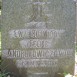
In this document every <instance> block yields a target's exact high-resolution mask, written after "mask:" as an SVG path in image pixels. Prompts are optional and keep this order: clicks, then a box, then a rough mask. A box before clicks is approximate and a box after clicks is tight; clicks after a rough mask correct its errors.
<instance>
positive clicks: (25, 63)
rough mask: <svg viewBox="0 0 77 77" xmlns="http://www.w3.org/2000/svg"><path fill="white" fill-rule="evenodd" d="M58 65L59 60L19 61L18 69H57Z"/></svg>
mask: <svg viewBox="0 0 77 77" xmlns="http://www.w3.org/2000/svg"><path fill="white" fill-rule="evenodd" d="M57 64H58V60H57V59H41V60H40V59H27V60H24V59H20V60H17V62H16V65H17V67H25V68H27V67H51V66H53V67H56V66H57Z"/></svg>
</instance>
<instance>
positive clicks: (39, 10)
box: [2, 0, 76, 77]
mask: <svg viewBox="0 0 77 77" xmlns="http://www.w3.org/2000/svg"><path fill="white" fill-rule="evenodd" d="M75 17H76V15H75V2H74V1H73V0H11V1H10V0H3V7H2V56H3V58H4V59H5V58H6V57H7V58H10V60H13V63H14V64H15V66H14V68H16V66H17V70H19V71H18V72H19V73H20V74H21V76H22V75H23V76H22V77H25V76H26V75H27V72H28V73H29V72H31V73H40V72H47V73H48V74H49V75H50V77H51V76H52V77H53V76H54V74H56V73H63V72H69V73H71V74H73V72H74V59H75V58H74V57H75V55H74V54H75V53H74V51H75V50H74V42H75V29H76V18H75ZM6 61H7V60H6ZM9 63H10V61H8V62H6V63H5V64H9ZM11 66H12V67H13V65H11ZM20 67H21V68H20ZM7 69H8V70H9V69H10V71H12V68H11V67H9V68H7ZM14 70H15V69H13V72H14ZM14 73H15V72H14ZM23 73H24V74H23ZM38 77H41V75H40V76H38ZM42 77H43V76H42Z"/></svg>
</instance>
